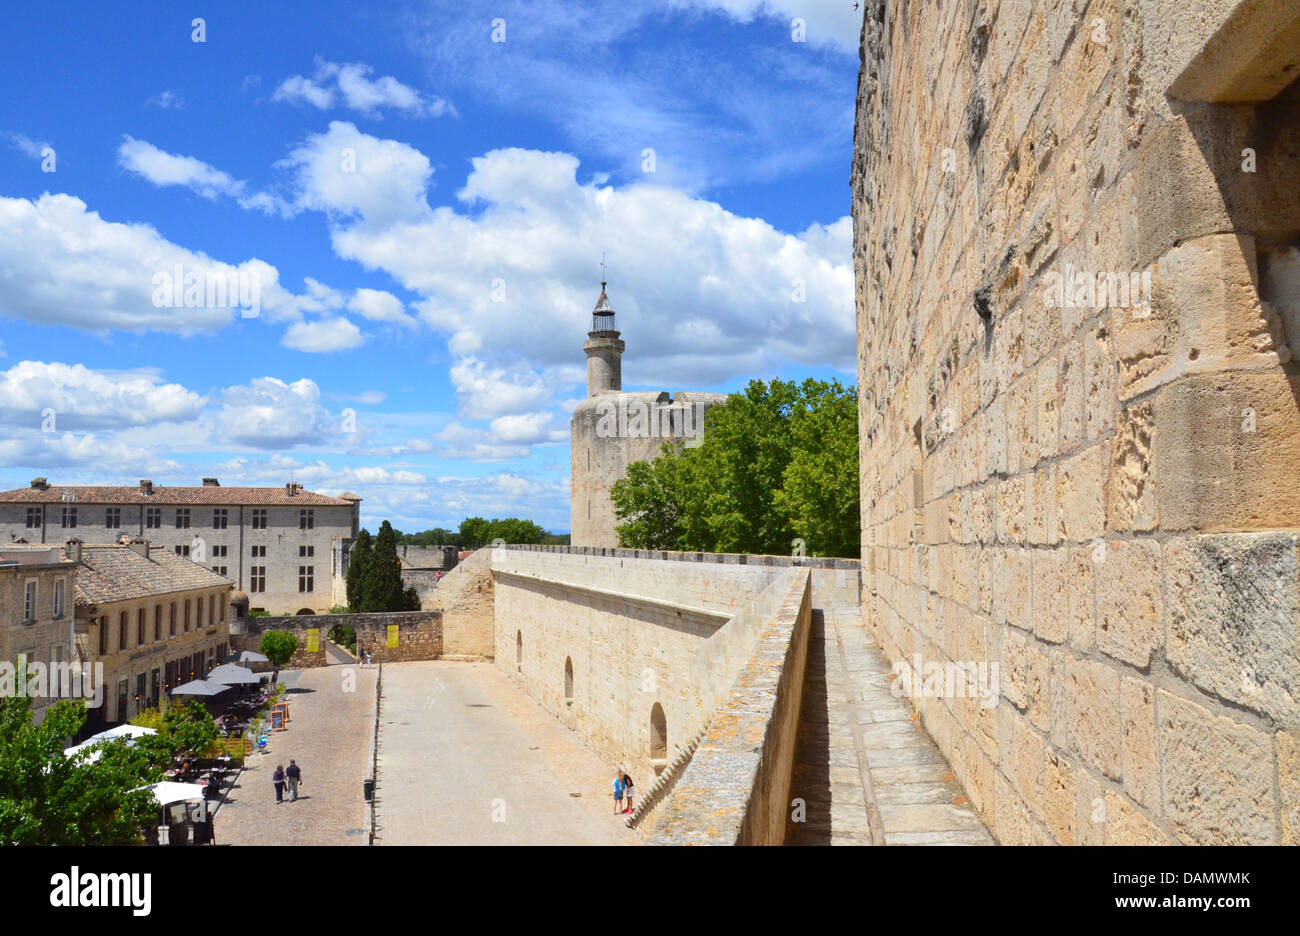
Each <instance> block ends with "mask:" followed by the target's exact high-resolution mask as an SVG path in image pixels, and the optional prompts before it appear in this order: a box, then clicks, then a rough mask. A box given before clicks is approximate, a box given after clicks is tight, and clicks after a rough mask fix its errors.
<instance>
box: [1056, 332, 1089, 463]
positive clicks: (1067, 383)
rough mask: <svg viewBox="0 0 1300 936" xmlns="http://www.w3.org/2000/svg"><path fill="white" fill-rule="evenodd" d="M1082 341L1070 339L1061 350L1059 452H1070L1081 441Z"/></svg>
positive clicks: (1082, 398) (1082, 420)
mask: <svg viewBox="0 0 1300 936" xmlns="http://www.w3.org/2000/svg"><path fill="white" fill-rule="evenodd" d="M1083 365H1084V361H1083V342H1082V341H1071V342H1070V343H1068V344H1067V345H1066V346H1065V347H1064V348H1063V349H1062V350H1061V358H1060V374H1061V378H1060V379H1061V452H1062V453H1066V452H1071V451H1073V450H1075V449H1077V448H1078V447H1079V445H1080V444H1081V443H1082V442H1083V426H1084V410H1083V400H1084V390H1083V373H1084V367H1083Z"/></svg>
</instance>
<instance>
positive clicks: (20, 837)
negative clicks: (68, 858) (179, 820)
mask: <svg viewBox="0 0 1300 936" xmlns="http://www.w3.org/2000/svg"><path fill="white" fill-rule="evenodd" d="M85 720H86V709H85V706H84V705H83V704H81V703H77V702H59V703H56V704H55V705H52V706H50V707H49V708H48V709H47V710H46V713H45V718H44V719H43V720H42V721H41V723H40V724H39V725H34V724H33V723H32V711H31V708H30V706H29V705H28V700H27V699H26V698H23V697H21V696H10V697H7V698H0V844H14V845H134V844H138V843H139V842H140V841H141V832H142V830H143V829H144V828H145V827H146V826H148V825H150V824H152V823H156V822H157V820H158V805H157V803H156V802H154V799H153V795H152V794H151V793H150V792H149V791H148V790H144V789H140V788H141V787H143V786H146V785H148V784H151V783H156V782H158V781H159V780H161V779H162V768H161V767H160V766H159V765H158V764H157V763H155V762H154V760H153V759H152V757H151V754H150V751H149V749H147V748H146V747H141V746H136V745H128V744H125V743H120V742H114V743H110V744H106V745H104V746H103V747H102V748H100V756H99V758H98V759H97V760H96V761H94V762H93V763H92V762H90V760H89V759H88V758H87V756H86V755H85V754H75V755H73V756H72V757H65V756H64V754H63V749H64V747H65V746H66V744H67V739H68V738H70V737H74V736H75V735H76V734H77V732H78V731H80V730H81V726H82V725H83V724H84V723H85Z"/></svg>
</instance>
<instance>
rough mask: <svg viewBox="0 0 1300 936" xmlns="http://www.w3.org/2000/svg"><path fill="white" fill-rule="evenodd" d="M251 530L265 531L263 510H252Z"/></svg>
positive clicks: (264, 513)
mask: <svg viewBox="0 0 1300 936" xmlns="http://www.w3.org/2000/svg"><path fill="white" fill-rule="evenodd" d="M253 529H254V530H265V529H266V510H265V509H263V508H256V509H254V510H253Z"/></svg>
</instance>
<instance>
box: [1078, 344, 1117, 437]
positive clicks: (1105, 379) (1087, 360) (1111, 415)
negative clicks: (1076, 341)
mask: <svg viewBox="0 0 1300 936" xmlns="http://www.w3.org/2000/svg"><path fill="white" fill-rule="evenodd" d="M1110 344H1111V342H1110V330H1109V326H1108V325H1106V324H1101V325H1098V326H1097V327H1095V328H1093V329H1092V330H1091V331H1090V332H1089V333H1088V334H1087V335H1085V336H1084V340H1083V360H1084V437H1085V438H1087V439H1089V440H1093V439H1099V438H1101V437H1102V436H1104V435H1106V434H1107V433H1109V432H1110V431H1111V430H1112V429H1114V428H1115V407H1116V404H1115V362H1114V359H1113V357H1112V355H1111V348H1110Z"/></svg>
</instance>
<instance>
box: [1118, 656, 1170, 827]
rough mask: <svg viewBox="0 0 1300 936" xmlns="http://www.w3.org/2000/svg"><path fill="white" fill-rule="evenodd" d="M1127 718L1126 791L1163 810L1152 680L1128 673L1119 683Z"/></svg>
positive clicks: (1145, 804)
mask: <svg viewBox="0 0 1300 936" xmlns="http://www.w3.org/2000/svg"><path fill="white" fill-rule="evenodd" d="M1119 691H1120V714H1121V715H1122V717H1123V719H1124V747H1123V760H1122V767H1123V771H1124V792H1125V793H1127V794H1128V795H1129V796H1131V797H1132V798H1133V801H1134V802H1135V803H1137V804H1138V805H1139V806H1142V807H1145V808H1146V809H1147V810H1148V811H1154V812H1155V813H1156V814H1157V815H1158V814H1159V811H1160V752H1159V751H1158V749H1157V747H1156V704H1155V703H1156V696H1155V689H1154V687H1152V685H1151V684H1150V683H1149V682H1146V681H1144V680H1141V679H1134V678H1133V677H1131V676H1125V677H1124V678H1123V680H1122V681H1121V682H1120V689H1119Z"/></svg>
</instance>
